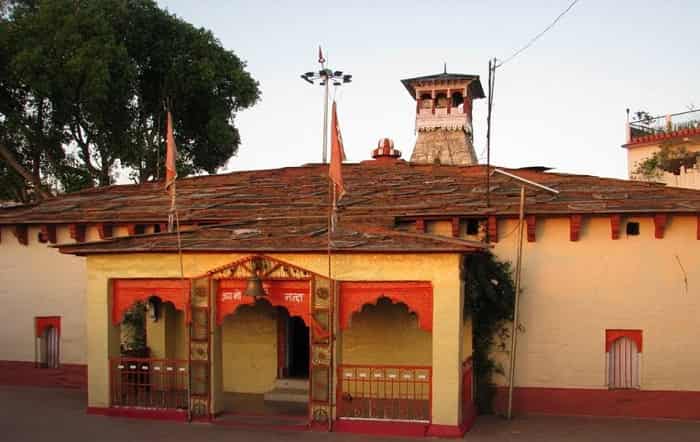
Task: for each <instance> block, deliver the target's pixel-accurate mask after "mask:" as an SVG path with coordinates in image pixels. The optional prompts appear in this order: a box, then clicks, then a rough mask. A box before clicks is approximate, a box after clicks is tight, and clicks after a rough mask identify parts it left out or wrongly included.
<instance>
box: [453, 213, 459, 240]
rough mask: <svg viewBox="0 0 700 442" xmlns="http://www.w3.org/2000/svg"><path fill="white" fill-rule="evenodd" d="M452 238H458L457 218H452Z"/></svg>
mask: <svg viewBox="0 0 700 442" xmlns="http://www.w3.org/2000/svg"><path fill="white" fill-rule="evenodd" d="M452 236H453V237H455V238H457V237H458V236H459V217H458V216H453V217H452Z"/></svg>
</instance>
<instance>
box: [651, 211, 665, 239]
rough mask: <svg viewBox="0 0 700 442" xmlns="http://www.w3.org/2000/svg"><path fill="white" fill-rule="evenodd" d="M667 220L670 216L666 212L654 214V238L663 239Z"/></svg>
mask: <svg viewBox="0 0 700 442" xmlns="http://www.w3.org/2000/svg"><path fill="white" fill-rule="evenodd" d="M666 221H668V216H667V215H666V214H663V213H657V214H656V215H654V238H656V239H662V238H663V237H664V230H665V229H666Z"/></svg>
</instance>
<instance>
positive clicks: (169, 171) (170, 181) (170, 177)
mask: <svg viewBox="0 0 700 442" xmlns="http://www.w3.org/2000/svg"><path fill="white" fill-rule="evenodd" d="M169 102H170V100H168V106H167V128H166V146H167V149H166V155H165V158H166V160H165V189H166V190H167V191H168V192H170V211H169V213H168V232H172V231H173V227H174V229H175V236H176V237H177V255H178V261H179V263H180V283H181V285H182V287H183V290H184V287H185V264H184V262H183V261H184V260H183V257H182V237H181V235H180V215H179V213H178V210H177V199H176V194H177V170H176V157H177V146H176V145H175V136H174V135H173V117H172V114H171V113H170V103H169ZM189 298H190V296H187V299H189ZM188 303H189V302H188ZM187 308H189V309H191V306H189V305H188V306H187ZM190 316H191V315H190ZM190 320H191V319H190ZM191 340H192V324H191V323H190V324H189V326H188V327H187V343H188V346H189V345H190V341H191ZM191 404H192V358H191V355H190V352H189V351H188V352H187V421H188V422H192V409H191V408H192V407H191Z"/></svg>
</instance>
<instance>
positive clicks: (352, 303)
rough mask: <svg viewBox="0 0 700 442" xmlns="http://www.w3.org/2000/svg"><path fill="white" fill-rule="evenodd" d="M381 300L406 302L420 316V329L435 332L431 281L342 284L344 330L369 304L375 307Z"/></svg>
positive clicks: (341, 300)
mask: <svg viewBox="0 0 700 442" xmlns="http://www.w3.org/2000/svg"><path fill="white" fill-rule="evenodd" d="M379 298H389V299H390V300H391V301H392V302H394V303H403V304H406V306H408V310H409V311H411V312H413V313H415V314H416V316H418V326H419V327H420V328H421V329H423V330H425V331H432V330H433V286H432V284H431V283H430V282H422V281H420V282H411V281H396V282H341V283H340V315H339V318H338V320H339V323H340V328H341V330H345V329H346V328H348V327H349V326H350V321H351V319H352V315H353V314H355V313H357V312H359V311H360V310H362V307H364V306H365V305H367V304H376V303H377V301H378V300H379Z"/></svg>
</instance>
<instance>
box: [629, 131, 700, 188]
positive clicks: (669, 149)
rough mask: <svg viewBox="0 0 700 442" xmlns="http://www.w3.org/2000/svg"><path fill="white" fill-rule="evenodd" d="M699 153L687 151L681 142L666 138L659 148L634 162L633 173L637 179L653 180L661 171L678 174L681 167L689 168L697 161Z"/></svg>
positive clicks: (657, 177)
mask: <svg viewBox="0 0 700 442" xmlns="http://www.w3.org/2000/svg"><path fill="white" fill-rule="evenodd" d="M699 156H700V154H699V153H698V152H689V151H688V149H687V147H686V145H685V144H684V143H683V142H679V141H677V140H668V141H665V142H663V143H661V145H660V146H659V150H658V151H656V152H654V153H653V154H652V155H650V156H649V157H647V158H645V159H644V160H642V161H639V162H637V163H636V164H635V168H634V171H633V175H634V176H635V177H636V178H638V179H643V180H646V181H653V180H657V179H659V178H661V175H662V173H663V172H668V173H672V174H675V175H678V174H680V170H681V167H686V168H691V167H693V166H695V165H696V164H697V162H698V158H699Z"/></svg>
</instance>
